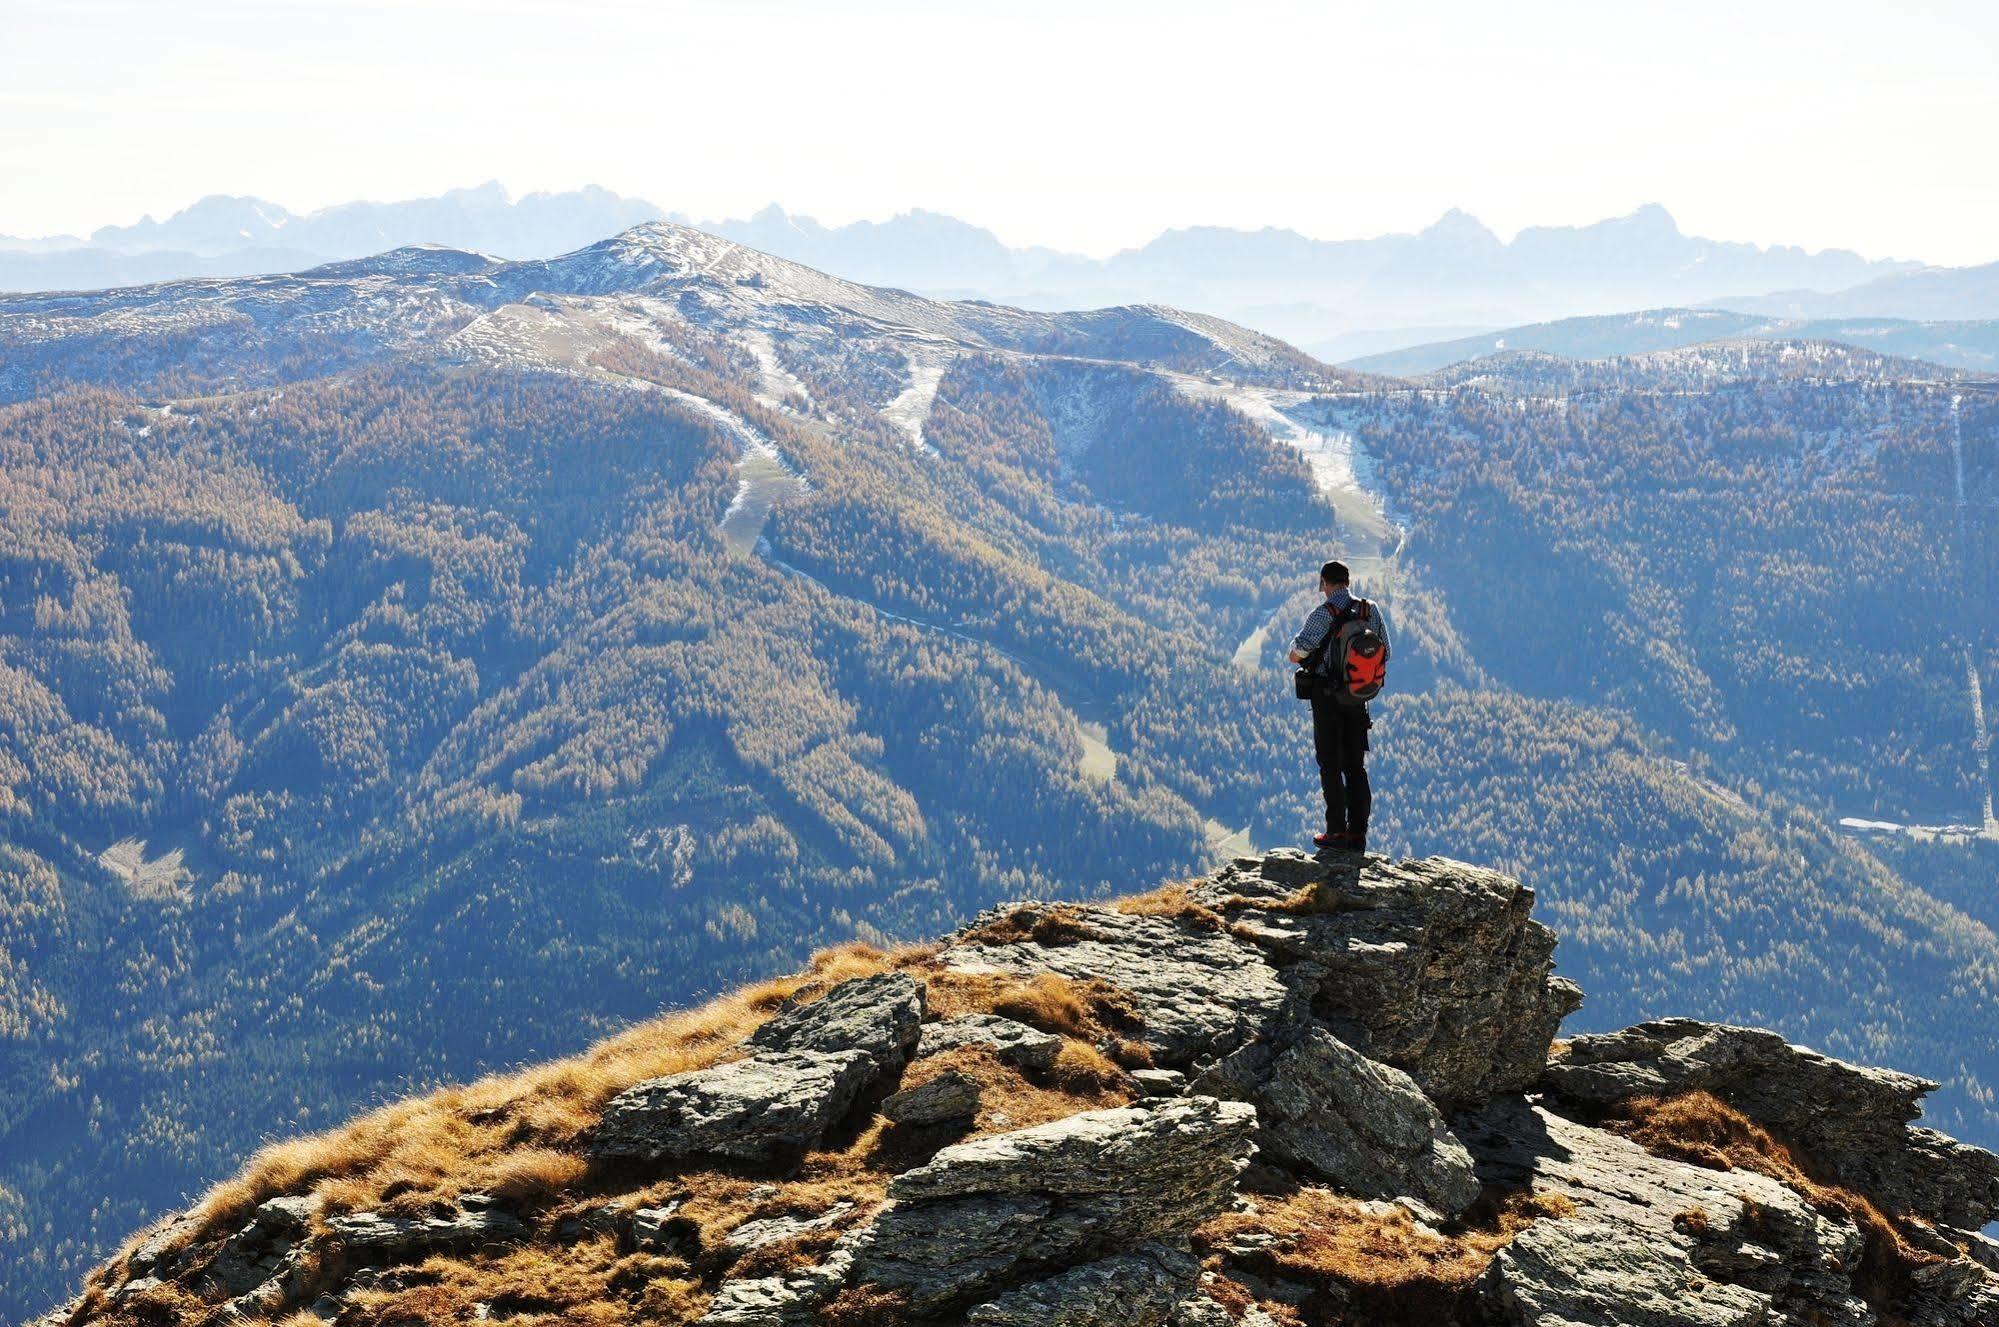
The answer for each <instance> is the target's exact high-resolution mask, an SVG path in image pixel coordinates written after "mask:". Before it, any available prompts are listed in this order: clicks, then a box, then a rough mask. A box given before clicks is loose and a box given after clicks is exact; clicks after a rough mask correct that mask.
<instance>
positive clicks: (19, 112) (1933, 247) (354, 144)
mask: <svg viewBox="0 0 1999 1327" xmlns="http://www.w3.org/2000/svg"><path fill="white" fill-rule="evenodd" d="M1995 126H1999V6H1994V5H1991V4H1989V3H1963V4H1955V3H1947V4H1920V3H1912V4H1901V5H1892V6H1891V5H1886V4H1869V5H1862V4H1846V3H1814V4H1791V3H1758V2H1757V0H1728V2H1727V3H1707V2H1706V0H1677V2H1676V3H1671V4H1654V3H1612V2H1602V3H1588V4H1583V3H1575V4H1570V3H1493V2H1492V0H1479V2H1477V3H1462V4H1461V3H1451V4H1427V5H1425V4H1402V3H1382V2H1381V0H1372V2H1371V3H1366V4H1359V5H1345V4H1328V3H1320V4H1290V3H1257V2H1255V0H1231V2H1229V3H1216V4H1182V3H1175V2H1173V0H1149V2H1148V3H1131V4H1127V3H1089V2H1088V0H1069V2H1068V3H984V4H962V5H961V4H942V3H932V4H918V3H894V2H892V0H865V2H859V0H857V2H855V3H846V4H841V3H831V2H825V0H822V2H820V3H792V2H790V0H735V2H734V3H726V2H721V0H702V2H694V3H674V2H672V0H654V2H651V3H640V2H639V0H568V2H567V3H561V4H555V3H548V4H543V3H528V2H527V0H410V2H407V3H386V2H384V3H361V2H352V0H255V2H254V3H253V2H251V0H239V2H235V3H231V2H229V0H201V2H199V3H169V2H167V0H159V2H157V3H119V2H115V0H77V2H76V3H54V2H47V3H38V2H36V0H0V234H14V235H38V234H44V233H51V232H64V231H67V232H76V233H84V232H87V231H89V230H90V229H92V228H94V227H96V226H98V225H101V224H104V223H106V222H113V221H116V222H128V221H132V220H135V219H137V217H138V216H139V215H140V214H141V213H144V212H150V213H152V214H154V215H155V216H164V215H165V214H166V213H168V212H170V211H172V210H174V209H175V208H178V207H181V206H184V205H185V204H187V203H189V202H191V201H193V200H194V199H195V198H197V197H199V196H201V195H203V194H208V193H240V194H256V195H258V196H261V197H265V198H269V199H272V200H274V201H276V202H279V203H283V204H284V205H286V206H288V207H291V208H293V209H295V210H300V211H304V210H308V209H311V208H314V207H320V206H324V205H326V204H329V203H336V202H344V201H347V200H350V199H354V198H374V199H392V198H404V197H413V196H418V195H423V194H433V193H437V192H440V191H442V190H444V189H446V188H451V187H454V186H462V185H469V184H476V183H479V182H481V181H483V180H486V179H492V178H496V179H499V180H500V181H501V182H503V183H504V184H506V185H507V186H508V187H509V188H510V189H512V190H514V191H515V192H516V193H524V192H527V191H530V190H535V189H560V188H569V187H573V186H577V185H582V184H587V183H597V184H602V185H605V186H607V187H610V188H613V189H616V190H618V191H620V192H622V193H629V194H636V195H639V196H642V197H645V198H648V199H650V200H652V201H653V202H655V203H658V204H659V205H660V206H662V207H665V208H667V209H669V210H672V211H679V212H686V213H689V214H692V215H695V216H698V217H719V216H734V215H742V214H745V213H747V212H749V211H751V210H753V209H755V208H757V207H759V206H761V205H763V204H764V203H767V202H771V201H778V202H782V203H783V204H784V205H785V206H786V207H788V208H790V209H792V210H794V211H800V212H806V213H810V214H813V215H815V216H818V217H819V218H820V219H821V220H825V221H829V222H838V221H847V220H852V219H855V218H857V217H877V218H879V217H885V216H888V215H890V214H892V213H894V212H897V211H901V210H904V209H907V208H910V207H928V208H932V209H935V210H938V211H942V212H948V213H951V214H953V215H957V216H961V217H964V218H965V219H967V220H970V221H974V222H977V223H980V224H982V225H986V226H989V227H991V228H992V229H994V230H995V231H997V232H998V233H999V235H1000V236H1001V238H1003V239H1005V240H1007V241H1009V242H1010V243H1015V244H1027V243H1042V244H1051V245H1056V246H1059V247H1063V248H1069V249H1077V250H1084V251H1088V252H1093V253H1104V252H1108V251H1110V250H1113V249H1116V248H1119V247H1123V246H1126V245H1130V244H1136V243H1140V242H1143V241H1144V240H1146V239H1148V238H1150V237H1151V236H1152V235H1153V234H1154V233H1156V232H1157V231H1158V230H1160V229H1162V228H1163V227H1166V226H1171V225H1186V224H1192V223H1204V222H1205V223H1216V224H1224V225H1235V226H1262V225H1277V226H1289V227H1293V228H1295V229H1297V230H1300V231H1303V232H1305V233H1306V234H1309V235H1315V236H1322V237H1328V238H1337V237H1343V236H1354V235H1367V234H1375V233H1379V232H1382V231H1387V230H1409V229H1415V228H1419V227H1421V226H1423V225H1426V224H1428V223H1429V222H1430V221H1432V220H1434V219H1435V218H1436V217H1437V216H1438V215H1439V214H1440V213H1441V212H1443V211H1444V209H1445V208H1447V207H1451V206H1461V207H1464V208H1466V209H1467V210H1469V211H1471V212H1473V213H1475V214H1476V215H1478V216H1480V217H1481V218H1483V219H1484V220H1485V221H1486V222H1487V223H1488V224H1490V225H1492V226H1493V227H1494V228H1495V229H1497V230H1498V231H1499V232H1500V233H1501V234H1502V235H1510V234H1511V233H1512V232H1513V231H1514V230H1516V229H1518V228H1519V227H1521V226H1524V225H1532V224H1540V223H1573V222H1583V221H1590V220H1595V219H1597V218H1599V217H1603V216H1608V215H1613V214H1620V213H1623V212H1627V211H1629V210H1630V209H1631V208H1633V207H1635V206H1636V205H1638V204H1640V203H1644V202H1649V201H1658V202H1662V203H1664V204H1665V205H1666V206H1667V207H1668V208H1670V209H1671V210H1672V211H1673V213H1674V214H1675V215H1676V216H1677V217H1678V218H1679V220H1680V223H1681V225H1682V227H1683V228H1684V229H1686V230H1688V231H1691V232H1695V233H1700V234H1705V235H1711V236H1715V237H1718V238H1724V239H1746V240H1756V241H1759V242H1764V243H1768V242H1788V243H1799V244H1804V245H1807V246H1809V247H1812V248H1820V247H1827V246H1842V247H1848V248H1854V249H1858V250H1860V251H1861V252H1863V253H1865V254H1868V255H1870V256H1895V257H1916V258H1925V259H1928V260H1931V261H1935V262H1951V263H1969V262H1986V261H1991V260H1994V259H1999V169H1995V167H1999V143H1995V134H1994V130H1995Z"/></svg>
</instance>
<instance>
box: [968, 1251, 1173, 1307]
mask: <svg viewBox="0 0 1999 1327" xmlns="http://www.w3.org/2000/svg"><path fill="white" fill-rule="evenodd" d="M1200 1276H1201V1265H1200V1264H1199V1263H1198V1262H1196V1261H1194V1259H1193V1257H1192V1256H1190V1255H1188V1254H1186V1253H1183V1252H1180V1251H1178V1250H1175V1249H1170V1248H1167V1247H1166V1246H1165V1245H1162V1244H1149V1245H1146V1246H1145V1247H1143V1248H1141V1249H1139V1250H1137V1251H1135V1252H1132V1253H1124V1254H1116V1255H1114V1256H1112V1257H1109V1258H1101V1259H1098V1260H1097V1261H1096V1262H1090V1263H1084V1264H1083V1265H1082V1266H1080V1267H1072V1268H1070V1269H1069V1270H1068V1271H1066V1272H1063V1273H1061V1274H1060V1275H1058V1276H1051V1277H1049V1278H1047V1279H1046V1280H1042V1281H1035V1282H1033V1283H1032V1284H1029V1285H1025V1286H1022V1287H1020V1288H1019V1289H1017V1290H1010V1291H1008V1292H1007V1293H1006V1294H1004V1295H1001V1296H999V1297H998V1298H996V1299H992V1300H988V1301H987V1302H986V1303H984V1304H980V1305H978V1306H977V1307H975V1308H973V1309H972V1310H971V1311H970V1312H968V1313H966V1315H965V1319H966V1321H967V1322H968V1323H971V1324H973V1327H1160V1324H1163V1323H1165V1322H1167V1321H1168V1320H1169V1319H1170V1318H1171V1317H1172V1315H1173V1311H1174V1309H1175V1307H1176V1306H1177V1305H1179V1304H1180V1303H1181V1302H1182V1301H1183V1300H1185V1299H1186V1298H1187V1296H1188V1295H1189V1294H1190V1293H1191V1292H1192V1291H1193V1289H1194V1287H1195V1285H1196V1284H1197V1283H1198V1282H1199V1280H1200Z"/></svg>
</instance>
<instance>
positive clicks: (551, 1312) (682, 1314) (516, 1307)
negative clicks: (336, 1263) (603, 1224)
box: [343, 1237, 709, 1327]
mask: <svg viewBox="0 0 1999 1327" xmlns="http://www.w3.org/2000/svg"><path fill="white" fill-rule="evenodd" d="M410 1279H411V1280H413V1281H415V1282H416V1284H413V1285H409V1286H406V1287H403V1288H400V1289H393V1290H360V1291H357V1292H355V1294H354V1295H353V1296H352V1299H351V1301H350V1302H351V1303H352V1305H353V1308H352V1310H351V1312H352V1315H353V1321H354V1322H355V1323H356V1324H357V1325H358V1327H406V1325H407V1324H410V1323H470V1322H475V1321H478V1320H479V1319H481V1318H485V1317H492V1318H505V1319H506V1320H508V1321H509V1322H510V1323H513V1324H516V1327H543V1325H544V1324H547V1325H549V1327H553V1325H554V1324H576V1325H577V1327H584V1325H586V1324H589V1325H595V1324H612V1323H626V1322H631V1321H635V1320H636V1321H653V1322H687V1321H691V1320H692V1319H693V1318H695V1317H698V1316H699V1315H700V1314H701V1313H702V1312H704V1311H705V1310H706V1309H707V1306H708V1300H709V1294H708V1292H707V1291H706V1290H705V1289H703V1287H702V1285H701V1282H700V1281H699V1279H698V1278H696V1277H695V1276H693V1275H692V1274H691V1272H690V1270H689V1268H688V1267H687V1265H686V1264H685V1263H683V1262H681V1261H680V1260H679V1259H677V1258H667V1257H660V1256H657V1255H654V1254H645V1253H632V1254H620V1253H619V1252H618V1249H617V1244H616V1242H615V1241H614V1240H612V1239H610V1238H609V1237H602V1238H598V1239H591V1240H584V1241H582V1242H580V1243H576V1244H566V1245H541V1244H534V1245H526V1246H522V1247H519V1248H514V1249H509V1250H506V1251H505V1252H503V1253H497V1254H494V1255H492V1256H490V1257H486V1258H480V1259H476V1260H475V1259H462V1258H431V1259H429V1260H428V1261H426V1262H424V1263H423V1264H422V1265H421V1266H420V1267H419V1268H417V1271H416V1275H415V1276H414V1277H413V1278H410ZM343 1321H346V1318H345V1317H344V1316H343Z"/></svg>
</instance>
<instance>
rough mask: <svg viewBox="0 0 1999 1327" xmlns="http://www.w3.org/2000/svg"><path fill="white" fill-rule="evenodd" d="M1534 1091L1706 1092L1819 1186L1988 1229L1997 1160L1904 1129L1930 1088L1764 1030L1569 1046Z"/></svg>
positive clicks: (1579, 1040) (1672, 1031)
mask: <svg viewBox="0 0 1999 1327" xmlns="http://www.w3.org/2000/svg"><path fill="white" fill-rule="evenodd" d="M1545 1082H1546V1086H1547V1089H1548V1091H1549V1093H1550V1094H1551V1095H1553V1096H1554V1097H1555V1098H1557V1099H1558V1100H1561V1101H1566V1102H1571V1103H1574V1104H1577V1105H1582V1106H1588V1107H1607V1106H1615V1105H1618V1104H1620V1103H1622V1102H1626V1101H1629V1100H1631V1099H1633V1098H1635V1097H1643V1096H1670V1095H1673V1094H1675V1093H1679V1092H1691V1091H1703V1092H1709V1093H1712V1094H1713V1095H1714V1096H1716V1097H1719V1098H1720V1099H1721V1100H1722V1101H1724V1102H1727V1103H1728V1104H1729V1105H1731V1106H1733V1107H1735V1108H1736V1109H1737V1110H1739V1111H1741V1112H1742V1113H1743V1114H1745V1115H1747V1116H1749V1118H1750V1119H1752V1120H1755V1121H1756V1122H1757V1123H1758V1124H1761V1125H1763V1126H1764V1127H1766V1128H1768V1129H1770V1130H1771V1131H1773V1132H1774V1133H1776V1134H1777V1135H1778V1136H1779V1137H1780V1138H1782V1139H1783V1140H1785V1141H1786V1142H1789V1143H1792V1144H1794V1145H1795V1146H1796V1147H1798V1148H1799V1149H1800V1150H1801V1151H1802V1152H1803V1153H1804V1154H1805V1155H1807V1156H1808V1157H1810V1158H1811V1159H1812V1161H1814V1162H1815V1163H1817V1165H1818V1167H1819V1168H1820V1170H1821V1171H1822V1172H1823V1174H1822V1175H1821V1178H1824V1179H1827V1180H1829V1181H1831V1182H1834V1183H1839V1184H1843V1185H1846V1186H1848V1187H1850V1188H1854V1189H1858V1190H1861V1191H1862V1192H1864V1193H1867V1194H1868V1195H1870V1196H1872V1197H1873V1198H1875V1199H1876V1200H1877V1201H1879V1202H1881V1203H1882V1204H1883V1205H1884V1206H1886V1207H1888V1208H1890V1209H1891V1210H1894V1211H1900V1212H1914V1213H1918V1214H1920V1215H1922V1216H1925V1217H1928V1218H1930V1219H1931V1220H1933V1221H1941V1222H1944V1223H1947V1224H1949V1225H1956V1226H1966V1227H1970V1228H1972V1229H1976V1228H1977V1227H1980V1226H1983V1225H1985V1224H1987V1223H1988V1222H1991V1221H1994V1220H1999V1156H1994V1155H1993V1154H1992V1153H1990V1152H1987V1151H1985V1150H1983V1149H1982V1148H1976V1147H1968V1146H1966V1145H1965V1144H1963V1143H1959V1142H1957V1141H1956V1140H1955V1139H1951V1138H1947V1137H1945V1136H1944V1135H1943V1134H1940V1133H1937V1132H1936V1131H1935V1130H1932V1129H1923V1128H1911V1127H1910V1124H1909V1122H1910V1121H1911V1120H1913V1119H1915V1118H1916V1116H1917V1115H1918V1114H1919V1113H1920V1112H1921V1111H1922V1099H1923V1098H1924V1097H1925V1096H1927V1095H1928V1094H1929V1093H1931V1092H1933V1091H1935V1090H1936V1086H1937V1085H1936V1084H1935V1083H1933V1082H1930V1081H1928V1080H1927V1079H1922V1078H1915V1077H1912V1076H1911V1075H1909V1074H1901V1073H1896V1072H1894V1071H1893V1070H1889V1069H1868V1068H1863V1067H1861V1066H1859V1065H1853V1064H1847V1063H1846V1062H1844V1061H1842V1060H1835V1059H1832V1058H1830V1057H1828V1056H1824V1055H1821V1054H1819V1053H1818V1052H1816V1051H1810V1050H1806V1049H1805V1048H1804V1047H1802V1046H1793V1045H1790V1044H1789V1043H1788V1042H1786V1041H1785V1040H1784V1039H1783V1038H1782V1037H1780V1036H1778V1035H1777V1034H1776V1033H1774V1032H1765V1031H1762V1030H1760V1029H1757V1028H1742V1027H1729V1026H1726V1025H1722V1024H1715V1023H1701V1022H1696V1021H1694V1020H1693V1019H1687V1018H1668V1019H1660V1020H1658V1021H1656V1022H1651V1023H1640V1024H1638V1025H1636V1026H1635V1027H1629V1028H1626V1029H1624V1030H1623V1031H1622V1032H1611V1033H1605V1034H1602V1035H1598V1036H1582V1037H1576V1038H1574V1039H1572V1040H1571V1041H1570V1042H1569V1043H1568V1045H1567V1046H1566V1048H1565V1049H1564V1050H1563V1052H1562V1053H1561V1054H1560V1055H1559V1056H1558V1057H1556V1058H1555V1059H1554V1060H1553V1061H1552V1062H1551V1063H1550V1064H1549V1065H1548V1068H1547V1073H1546V1077H1545Z"/></svg>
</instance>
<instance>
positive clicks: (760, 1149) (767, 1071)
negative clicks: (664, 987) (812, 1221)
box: [590, 1050, 880, 1162]
mask: <svg viewBox="0 0 1999 1327" xmlns="http://www.w3.org/2000/svg"><path fill="white" fill-rule="evenodd" d="M879 1077H880V1069H879V1067H878V1064H877V1062H876V1060H875V1058H874V1057H873V1056H871V1055H870V1054H869V1053H868V1052H866V1051H864V1050H845V1051H776V1052H769V1053H765V1054H759V1055H752V1056H750V1057H749V1058H748V1059H743V1060H732V1061H730V1062H728V1063H726V1064H718V1065H715V1066H714V1067H712V1068H708V1069H691V1070H688V1071H687V1072H685V1073H678V1074H669V1075H668V1076H666V1077H665V1078H652V1079H648V1080H646V1081H645V1082H643V1083H639V1084H637V1085H636V1086H633V1087H630V1088H627V1089H626V1090H625V1091H623V1092H620V1093H619V1094H618V1095H617V1096H615V1097H613V1098H612V1099H611V1102H610V1104H609V1105H607V1106H606V1107H605V1108H604V1116H603V1119H602V1120H601V1121H600V1122H599V1124H598V1126H597V1131H596V1133H595V1135H594V1136H593V1137H592V1139H591V1142H590V1154H591V1155H592V1156H594V1157H598V1158H602V1159H606V1160H616V1161H645V1162H657V1161H670V1160H679V1159H682V1158H686V1157H696V1156H713V1157H727V1158H729V1159H731V1160H735V1161H749V1162H780V1161H786V1160H793V1159H796V1158H797V1157H799V1156H801V1155H803V1154H804V1153H805V1152H807V1151H809V1150H811V1149H812V1148H813V1147H816V1146H817V1145H818V1144H819V1143H820V1141H821V1140H823V1139H824V1138H825V1136H826V1134H827V1133H828V1132H829V1131H830V1130H831V1129H832V1128H833V1126H834V1125H836V1124H838V1123H839V1122H840V1121H841V1120H842V1119H844V1118H845V1117H846V1115H847V1112H848V1111H849V1110H850V1109H851V1108H852V1107H853V1104H854V1102H855V1100H856V1099H857V1098H858V1097H859V1096H860V1095H861V1093H862V1092H863V1091H865V1090H866V1089H868V1088H869V1087H870V1086H872V1085H873V1084H874V1082H875V1081H876V1080H877V1079H878V1078H879Z"/></svg>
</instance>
